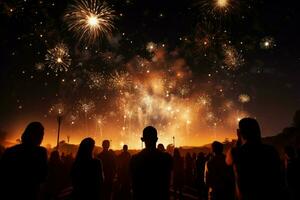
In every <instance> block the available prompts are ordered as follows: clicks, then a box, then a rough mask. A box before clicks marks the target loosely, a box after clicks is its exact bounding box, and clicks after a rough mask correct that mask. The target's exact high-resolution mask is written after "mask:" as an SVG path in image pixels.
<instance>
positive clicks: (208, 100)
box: [196, 94, 212, 107]
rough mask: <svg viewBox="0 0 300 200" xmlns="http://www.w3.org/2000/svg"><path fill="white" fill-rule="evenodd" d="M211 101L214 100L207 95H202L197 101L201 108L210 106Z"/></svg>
mask: <svg viewBox="0 0 300 200" xmlns="http://www.w3.org/2000/svg"><path fill="white" fill-rule="evenodd" d="M211 101H212V100H211V98H210V96H209V95H206V94H204V95H200V96H199V97H198V98H197V100H196V102H197V104H198V105H200V106H203V107H205V106H210V105H211Z"/></svg>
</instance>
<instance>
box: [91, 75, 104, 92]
mask: <svg viewBox="0 0 300 200" xmlns="http://www.w3.org/2000/svg"><path fill="white" fill-rule="evenodd" d="M104 84H105V77H104V75H103V74H102V73H99V72H88V86H89V88H90V89H99V88H101V87H103V86H104Z"/></svg>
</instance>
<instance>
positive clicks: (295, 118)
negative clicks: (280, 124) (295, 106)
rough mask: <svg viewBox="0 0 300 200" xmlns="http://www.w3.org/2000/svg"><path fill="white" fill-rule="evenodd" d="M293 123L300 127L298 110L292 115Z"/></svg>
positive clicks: (299, 111)
mask: <svg viewBox="0 0 300 200" xmlns="http://www.w3.org/2000/svg"><path fill="white" fill-rule="evenodd" d="M293 125H294V126H295V127H296V128H300V110H297V111H296V113H295V115H294V118H293Z"/></svg>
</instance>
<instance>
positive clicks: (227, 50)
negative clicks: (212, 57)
mask: <svg viewBox="0 0 300 200" xmlns="http://www.w3.org/2000/svg"><path fill="white" fill-rule="evenodd" d="M223 53H224V63H225V65H226V67H227V69H230V70H237V69H238V67H240V66H241V65H243V64H244V62H245V60H244V58H243V56H242V55H241V54H240V53H239V52H238V51H237V50H236V49H235V48H234V47H232V46H227V45H224V47H223Z"/></svg>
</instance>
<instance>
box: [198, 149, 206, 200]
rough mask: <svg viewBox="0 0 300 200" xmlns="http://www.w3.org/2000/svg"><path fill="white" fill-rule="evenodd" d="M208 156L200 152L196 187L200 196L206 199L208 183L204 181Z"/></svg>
mask: <svg viewBox="0 0 300 200" xmlns="http://www.w3.org/2000/svg"><path fill="white" fill-rule="evenodd" d="M206 161H207V160H206V157H205V154H204V153H203V152H199V153H198V155H197V160H196V188H197V191H198V198H199V199H205V197H206V193H207V192H206V185H205V183H204V172H205V163H206Z"/></svg>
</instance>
